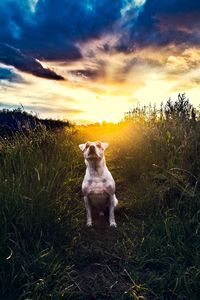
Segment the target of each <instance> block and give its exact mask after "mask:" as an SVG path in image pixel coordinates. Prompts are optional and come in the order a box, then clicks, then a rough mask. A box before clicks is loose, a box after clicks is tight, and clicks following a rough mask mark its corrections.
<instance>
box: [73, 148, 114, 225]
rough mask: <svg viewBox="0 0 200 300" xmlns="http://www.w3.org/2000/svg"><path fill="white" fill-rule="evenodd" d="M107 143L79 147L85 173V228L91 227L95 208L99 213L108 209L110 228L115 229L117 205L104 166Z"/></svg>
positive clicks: (108, 173)
mask: <svg viewBox="0 0 200 300" xmlns="http://www.w3.org/2000/svg"><path fill="white" fill-rule="evenodd" d="M107 147H108V144H107V143H101V142H87V143H86V144H81V145H79V148H80V149H81V150H82V151H83V156H84V158H85V164H86V173H85V177H84V180H83V183H82V192H83V195H84V202H85V208H86V213H87V226H92V213H91V208H92V207H95V208H97V209H98V210H99V211H100V212H101V213H100V215H101V214H102V213H103V211H104V210H105V209H106V208H107V207H108V208H109V223H110V226H114V227H116V226H117V225H116V222H115V215H114V208H115V207H116V206H117V204H118V200H117V198H116V196H115V181H114V179H113V177H112V175H111V173H110V171H109V170H108V168H107V166H106V161H105V156H104V150H105V149H106V148H107Z"/></svg>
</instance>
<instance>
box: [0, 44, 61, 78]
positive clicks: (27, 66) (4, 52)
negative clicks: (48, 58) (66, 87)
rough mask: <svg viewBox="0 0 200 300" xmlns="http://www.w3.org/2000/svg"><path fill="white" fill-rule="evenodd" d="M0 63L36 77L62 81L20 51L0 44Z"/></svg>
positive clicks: (52, 72) (58, 76)
mask: <svg viewBox="0 0 200 300" xmlns="http://www.w3.org/2000/svg"><path fill="white" fill-rule="evenodd" d="M0 62H2V63H4V64H6V65H12V66H14V67H15V68H16V69H18V70H20V71H24V72H27V73H31V74H33V75H35V76H38V77H43V78H47V79H54V80H64V78H63V77H62V76H60V75H57V74H56V73H55V72H54V71H52V70H50V69H46V68H43V67H42V65H41V64H40V63H39V62H38V61H37V60H36V59H34V58H32V57H30V56H27V55H25V54H23V53H22V52H21V51H20V50H18V49H16V48H14V47H11V46H9V45H4V44H1V43H0Z"/></svg>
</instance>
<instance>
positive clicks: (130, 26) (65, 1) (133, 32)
mask: <svg viewBox="0 0 200 300" xmlns="http://www.w3.org/2000/svg"><path fill="white" fill-rule="evenodd" d="M139 3H140V2H139V1H134V0H117V1H113V0H84V1H78V0H77V1H75V0H56V1H53V0H38V1H37V0H21V1H20V0H2V1H1V2H0V40H1V42H2V43H4V44H9V45H11V46H13V47H15V48H18V49H20V50H21V51H22V53H25V54H26V55H28V56H31V57H34V58H38V59H41V60H42V59H44V60H59V61H63V60H76V59H81V57H82V54H81V50H80V48H79V47H78V46H77V44H78V43H81V42H85V41H88V40H91V39H93V38H98V37H101V36H102V35H103V34H106V33H110V34H114V35H119V36H121V38H119V40H118V41H117V42H116V44H115V46H114V47H113V46H110V45H109V43H108V44H106V45H105V47H104V49H103V51H105V52H110V51H113V48H114V49H115V51H117V52H126V53H129V52H131V51H133V50H134V47H136V46H138V47H143V46H148V45H156V46H158V47H159V46H164V45H167V44H170V43H174V44H182V43H187V44H191V45H193V44H195V45H196V44H198V45H199V44H200V32H199V31H198V30H197V28H199V25H200V24H199V19H200V1H198V0H190V1H183V0H162V1H161V0H146V1H144V5H139ZM188 18H189V19H190V22H189V21H188ZM171 21H172V23H173V24H174V26H172V25H171ZM49 72H50V71H49ZM48 76H49V77H51V74H50V73H49V75H47V77H48ZM52 77H53V74H52Z"/></svg>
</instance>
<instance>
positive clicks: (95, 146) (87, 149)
mask: <svg viewBox="0 0 200 300" xmlns="http://www.w3.org/2000/svg"><path fill="white" fill-rule="evenodd" d="M79 148H80V149H81V150H82V151H83V156H84V158H85V159H86V160H92V159H93V160H95V159H102V158H103V156H104V150H106V148H108V143H102V142H87V143H85V144H80V145H79Z"/></svg>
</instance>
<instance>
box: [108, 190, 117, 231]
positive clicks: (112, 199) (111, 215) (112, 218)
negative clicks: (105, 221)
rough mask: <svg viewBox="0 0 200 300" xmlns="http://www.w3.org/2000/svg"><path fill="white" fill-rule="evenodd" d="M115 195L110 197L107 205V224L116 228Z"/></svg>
mask: <svg viewBox="0 0 200 300" xmlns="http://www.w3.org/2000/svg"><path fill="white" fill-rule="evenodd" d="M114 210H115V195H110V203H109V223H110V226H112V227H117V224H116V222H115V214H114Z"/></svg>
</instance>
